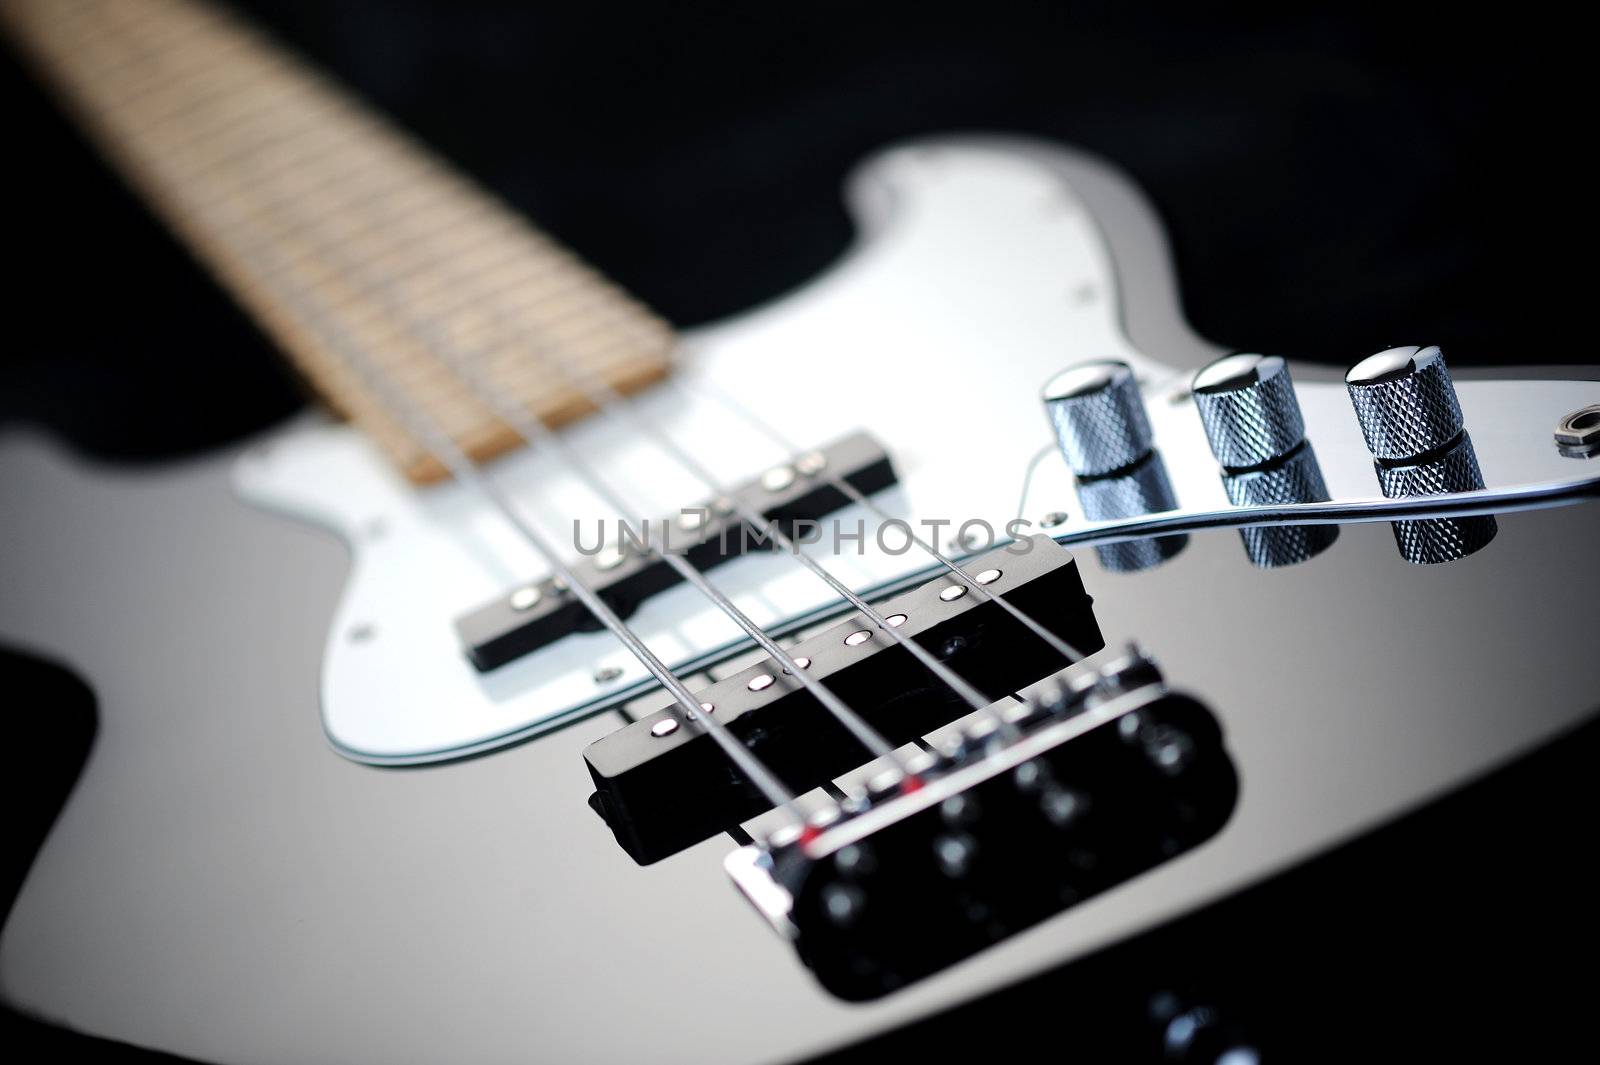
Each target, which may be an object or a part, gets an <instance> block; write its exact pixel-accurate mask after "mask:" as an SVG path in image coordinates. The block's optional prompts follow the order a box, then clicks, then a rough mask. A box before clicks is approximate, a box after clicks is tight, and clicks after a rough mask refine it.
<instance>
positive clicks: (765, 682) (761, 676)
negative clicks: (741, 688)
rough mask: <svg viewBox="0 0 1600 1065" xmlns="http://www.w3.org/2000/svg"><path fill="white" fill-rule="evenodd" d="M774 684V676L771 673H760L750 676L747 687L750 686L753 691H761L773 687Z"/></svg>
mask: <svg viewBox="0 0 1600 1065" xmlns="http://www.w3.org/2000/svg"><path fill="white" fill-rule="evenodd" d="M772 685H773V676H772V674H771V673H758V674H756V675H755V676H754V677H751V678H750V683H749V684H746V685H745V687H746V688H749V689H750V690H751V691H753V692H759V691H765V690H766V689H768V688H770V687H772Z"/></svg>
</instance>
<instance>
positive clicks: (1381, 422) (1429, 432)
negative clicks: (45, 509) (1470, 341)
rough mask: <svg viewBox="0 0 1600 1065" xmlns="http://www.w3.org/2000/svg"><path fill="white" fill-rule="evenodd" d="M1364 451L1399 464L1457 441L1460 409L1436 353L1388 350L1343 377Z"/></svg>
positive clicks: (1413, 348) (1411, 348) (1433, 350)
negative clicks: (1362, 438)
mask: <svg viewBox="0 0 1600 1065" xmlns="http://www.w3.org/2000/svg"><path fill="white" fill-rule="evenodd" d="M1344 382H1345V385H1346V387H1348V388H1349V390H1350V402H1351V403H1352V404H1353V405H1354V406H1355V410H1356V420H1357V421H1359V422H1360V423H1361V435H1362V436H1364V437H1366V438H1367V450H1369V451H1371V452H1372V457H1373V458H1375V459H1377V460H1379V461H1380V462H1400V461H1405V460H1409V459H1415V458H1418V457H1419V456H1423V455H1428V454H1431V453H1433V452H1435V451H1438V450H1440V449H1441V448H1444V447H1445V446H1446V445H1448V444H1449V443H1450V442H1451V441H1453V440H1455V438H1456V437H1457V436H1459V435H1460V433H1461V429H1462V425H1463V422H1462V418H1461V404H1460V403H1459V402H1458V401H1457V400H1456V389H1455V385H1454V384H1452V383H1451V381H1450V371H1449V370H1448V369H1447V368H1446V367H1445V364H1444V354H1443V353H1442V352H1440V350H1439V349H1438V348H1437V347H1426V348H1424V347H1417V346H1415V345H1412V346H1409V347H1401V348H1390V349H1389V350H1387V351H1380V352H1378V353H1377V354H1376V355H1373V356H1370V357H1368V358H1365V359H1362V360H1361V361H1360V362H1358V363H1356V364H1355V365H1354V366H1352V367H1351V368H1350V371H1349V372H1348V373H1346V374H1345V375H1344Z"/></svg>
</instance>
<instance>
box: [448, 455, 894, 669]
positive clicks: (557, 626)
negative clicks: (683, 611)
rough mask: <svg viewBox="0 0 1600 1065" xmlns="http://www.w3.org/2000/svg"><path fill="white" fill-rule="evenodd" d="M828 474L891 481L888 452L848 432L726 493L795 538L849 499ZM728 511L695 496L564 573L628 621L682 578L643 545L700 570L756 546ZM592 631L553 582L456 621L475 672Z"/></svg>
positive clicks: (870, 482)
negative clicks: (676, 555) (805, 525)
mask: <svg viewBox="0 0 1600 1065" xmlns="http://www.w3.org/2000/svg"><path fill="white" fill-rule="evenodd" d="M834 478H838V479H839V480H842V481H844V482H845V483H846V484H848V485H850V486H851V487H852V488H854V489H855V490H856V491H858V492H860V493H861V494H863V495H870V494H871V493H873V492H877V491H881V490H882V489H884V488H888V487H889V486H890V485H892V484H894V483H895V473H894V466H893V465H892V464H891V463H890V462H889V455H888V453H887V452H886V451H884V449H883V448H882V446H880V445H879V444H878V442H877V441H875V440H874V439H872V437H870V436H868V435H867V434H866V433H853V434H851V435H850V436H847V437H844V438H843V439H841V440H836V441H834V442H833V443H831V444H829V445H828V446H826V447H824V448H820V449H818V450H816V451H812V452H809V453H807V454H805V455H803V456H800V457H798V458H797V459H796V460H795V461H794V462H793V464H785V465H782V466H775V467H773V468H772V469H770V470H767V471H766V472H765V473H763V474H762V475H761V476H759V477H757V478H754V479H753V480H751V481H749V482H747V483H745V484H742V485H740V486H738V487H737V488H734V489H732V494H733V496H734V497H736V498H737V499H738V501H739V502H742V503H743V504H745V506H747V507H748V508H749V509H750V510H752V511H754V512H756V513H757V514H760V515H761V516H762V517H764V518H765V519H766V520H767V521H769V522H771V523H773V524H775V525H777V526H778V527H779V528H780V529H781V530H783V531H784V532H785V533H786V534H788V535H790V536H794V537H798V533H799V530H798V529H797V526H799V525H800V523H803V522H808V521H816V520H817V519H819V518H822V517H825V516H826V515H828V514H831V513H833V512H834V511H836V510H840V509H842V508H843V507H845V506H846V505H848V504H849V502H850V499H849V497H847V496H846V495H845V494H844V493H843V492H841V491H840V490H839V489H838V488H837V487H836V486H835V485H834V484H833V480H834ZM736 510H737V507H736V506H735V504H734V500H733V499H730V498H723V499H711V500H701V501H698V502H696V503H694V504H693V505H692V506H688V507H685V508H684V509H683V510H682V511H681V512H680V513H678V514H677V515H674V516H673V517H671V518H667V519H662V520H661V521H659V522H652V523H648V524H646V525H644V526H643V527H642V528H641V529H633V530H631V532H632V534H633V535H631V536H630V535H621V536H619V539H618V542H617V543H615V544H611V545H607V546H605V547H602V548H601V549H600V550H599V551H598V552H597V553H595V554H593V555H590V556H587V557H585V558H582V559H580V560H579V561H578V562H577V563H576V564H575V565H574V567H573V569H574V571H575V573H576V575H577V577H578V579H579V580H581V581H583V583H584V584H585V585H587V586H588V587H590V588H593V589H594V590H595V591H596V592H598V593H599V594H600V596H601V597H602V598H604V599H605V601H606V602H607V604H609V605H610V607H611V609H613V610H615V611H616V612H617V613H618V615H620V616H622V617H624V618H625V617H628V616H629V615H630V614H632V613H633V612H634V611H635V610H637V609H638V607H639V604H641V603H642V602H644V601H645V600H646V599H648V598H649V597H650V596H652V595H655V594H657V593H658V592H662V591H665V590H666V589H668V588H671V587H672V586H673V585H675V584H678V583H679V582H680V581H681V579H682V578H680V577H679V576H678V574H677V573H676V572H674V571H673V569H672V567H671V566H669V565H667V563H666V562H665V561H663V560H662V558H661V557H660V555H659V554H656V553H654V552H653V551H651V550H649V549H648V548H651V547H653V548H659V549H663V550H668V551H675V552H677V553H679V554H682V555H683V556H684V557H685V558H687V559H688V561H689V562H690V564H692V565H693V566H694V567H695V568H696V569H699V570H702V571H703V570H708V569H711V568H712V567H714V566H719V565H721V564H722V563H724V562H727V561H730V560H732V559H734V558H737V557H739V556H740V555H742V554H744V553H746V552H747V551H748V550H750V549H751V548H757V547H760V546H762V545H763V544H764V542H765V538H764V537H763V536H762V534H761V530H757V529H753V528H751V527H750V526H749V525H748V524H747V523H746V522H744V521H743V520H742V519H741V518H740V517H739V516H738V514H737V513H736ZM646 541H648V544H647V543H646ZM597 628H599V622H597V621H596V620H595V619H594V617H593V616H592V615H591V614H590V613H589V611H588V609H587V608H586V607H584V605H583V604H582V603H580V602H578V600H577V599H576V598H575V597H574V596H573V595H572V593H571V592H570V591H569V590H568V589H566V588H564V587H562V586H561V584H560V583H559V582H558V581H557V580H556V579H555V578H545V579H544V580H542V581H536V582H534V583H531V584H526V585H523V586H521V587H519V588H515V589H512V590H511V591H508V592H507V593H506V594H505V595H502V596H501V597H499V598H498V599H496V600H494V601H493V602H491V603H485V604H483V605H482V606H480V607H478V608H477V609H475V610H472V611H470V612H469V613H467V614H464V615H462V616H461V617H460V618H458V619H456V634H457V636H459V637H460V640H461V647H462V649H463V650H464V651H465V652H466V655H467V658H469V659H470V660H471V661H472V664H473V665H474V666H476V667H478V669H479V670H483V671H488V670H491V669H495V668H497V667H499V666H503V665H505V664H506V663H508V662H512V661H515V660H516V659H518V658H521V657H522V656H523V655H525V654H529V653H531V652H533V651H537V650H538V649H539V648H541V647H544V646H546V645H548V644H551V643H554V642H555V641H557V640H559V639H561V638H562V637H563V636H567V635H570V634H571V633H574V632H590V631H593V630H595V629H597Z"/></svg>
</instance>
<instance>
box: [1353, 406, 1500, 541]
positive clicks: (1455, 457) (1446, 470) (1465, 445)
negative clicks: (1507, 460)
mask: <svg viewBox="0 0 1600 1065" xmlns="http://www.w3.org/2000/svg"><path fill="white" fill-rule="evenodd" d="M1375 468H1376V470H1377V472H1378V484H1379V485H1380V486H1381V487H1382V488H1383V494H1384V495H1385V496H1387V497H1389V498H1390V499H1402V498H1406V497H1409V496H1428V495H1441V494H1443V493H1445V492H1470V491H1472V490H1474V489H1478V488H1482V487H1483V471H1482V470H1481V469H1480V468H1479V467H1478V456H1477V454H1476V453H1475V452H1474V451H1473V449H1472V437H1471V436H1469V435H1468V434H1467V433H1465V432H1463V433H1462V434H1461V436H1460V438H1459V439H1457V440H1456V442H1455V443H1453V444H1452V445H1450V446H1449V447H1448V448H1446V449H1445V450H1444V451H1443V452H1441V453H1440V454H1438V455H1437V456H1436V457H1433V458H1431V459H1430V460H1429V461H1426V462H1416V463H1408V464H1389V463H1382V462H1380V463H1377V464H1376V467H1375ZM1391 527H1392V528H1393V529H1394V539H1395V543H1396V544H1397V545H1398V546H1399V548H1400V555H1401V557H1402V558H1404V559H1406V560H1407V561H1408V562H1416V563H1418V564H1420V565H1435V564H1438V563H1440V562H1454V561H1455V560H1456V559H1460V558H1465V557H1467V556H1468V555H1470V554H1472V553H1474V552H1476V551H1481V550H1483V549H1484V548H1485V547H1487V546H1488V545H1489V541H1490V540H1493V539H1494V536H1495V533H1496V532H1498V531H1499V526H1498V525H1497V524H1495V520H1494V518H1493V517H1487V516H1486V517H1471V518H1429V519H1426V520H1417V521H1397V522H1393V523H1391Z"/></svg>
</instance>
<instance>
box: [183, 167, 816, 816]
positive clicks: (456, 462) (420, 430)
mask: <svg viewBox="0 0 1600 1065" xmlns="http://www.w3.org/2000/svg"><path fill="white" fill-rule="evenodd" d="M258 202H259V201H258ZM196 209H197V210H198V211H200V212H201V213H202V215H212V216H213V221H216V219H215V216H216V215H217V214H221V215H223V216H225V217H224V219H223V227H224V229H226V228H230V227H231V228H233V229H244V230H246V231H248V232H253V233H256V234H258V235H259V237H260V238H262V239H257V240H254V241H246V242H244V243H243V246H244V248H245V249H246V250H245V252H244V254H245V256H246V257H247V259H249V260H251V262H252V266H257V265H259V259H260V257H261V256H262V255H265V256H268V257H269V258H270V259H271V263H270V267H271V268H276V269H278V270H282V269H283V268H284V267H285V266H286V265H287V264H288V263H289V261H290V256H289V254H288V253H287V252H286V251H285V245H284V242H283V239H282V236H281V235H274V234H273V233H272V232H271V231H270V230H267V229H265V228H264V227H263V225H262V221H261V219H260V217H259V215H258V214H251V213H248V212H245V211H243V210H241V209H240V208H239V207H238V206H237V205H236V204H235V203H234V202H233V201H232V199H231V198H230V197H228V196H218V197H214V198H213V199H212V200H211V201H210V202H208V203H205V204H202V205H199V206H198V207H197V208H196ZM280 291H281V294H282V295H283V297H284V298H285V300H286V301H287V302H288V303H289V304H290V305H291V306H292V307H293V308H294V311H295V314H296V317H297V318H299V319H300V320H301V321H302V322H303V323H304V324H305V326H306V327H308V328H310V329H312V330H315V331H316V332H317V334H318V335H320V336H321V337H322V338H323V339H324V340H325V341H326V342H327V344H328V345H329V346H330V347H331V348H332V349H334V350H335V351H336V352H337V353H338V355H339V357H340V358H342V359H343V361H344V362H345V364H346V365H347V366H348V367H349V369H350V370H351V371H352V372H353V373H355V374H356V375H358V376H359V377H360V378H361V380H362V381H363V382H364V383H365V384H366V385H367V386H368V387H369V388H371V389H372V390H373V391H374V392H375V393H376V394H378V395H379V396H381V397H382V401H383V403H384V404H385V406H386V407H387V408H388V410H389V413H390V414H391V416H392V417H394V418H395V419H396V420H397V421H398V422H400V423H401V424H402V425H403V426H404V427H405V430H406V432H408V433H410V434H411V435H412V436H413V437H414V438H415V439H416V441H417V443H419V444H420V445H421V446H422V447H423V448H424V449H425V450H426V451H427V452H428V453H429V455H430V457H432V458H434V459H435V460H437V461H438V462H439V463H440V464H441V465H443V466H444V467H445V468H446V469H448V470H449V471H450V472H451V474H452V475H453V476H454V477H455V478H456V479H457V480H458V481H459V482H460V483H461V484H463V485H464V486H466V487H467V488H469V489H471V490H473V491H476V492H478V493H479V494H480V495H482V496H484V497H485V498H486V499H488V500H489V502H490V503H491V505H492V506H493V507H494V509H495V511H496V512H497V513H499V514H500V516H501V517H502V518H503V519H504V520H505V521H506V522H507V523H508V524H509V525H510V526H511V527H512V529H513V530H514V531H515V532H516V533H517V534H518V535H519V536H521V537H522V538H523V539H524V540H526V541H527V542H528V543H529V544H530V545H531V546H532V547H533V548H534V550H535V551H536V552H537V553H538V554H539V555H540V556H542V557H543V558H544V559H545V560H546V562H547V563H548V564H549V566H550V567H551V569H552V570H553V571H554V572H555V574H556V575H557V576H558V577H559V578H560V579H561V580H562V581H564V582H565V583H566V585H567V587H568V588H569V589H571V591H572V592H573V594H574V596H576V597H577V598H578V600H579V601H580V602H581V603H582V604H583V605H584V606H585V608H587V609H588V610H589V611H590V612H591V613H592V614H593V615H594V616H595V617H596V618H598V619H599V620H600V622H601V624H602V625H604V626H605V627H606V628H607V629H608V630H609V631H610V632H611V633H612V635H614V636H616V637H617V639H618V640H619V641H620V642H621V643H622V644H623V645H624V646H625V647H626V648H627V649H628V650H629V652H630V653H632V654H633V655H634V657H635V658H637V659H638V660H639V661H640V662H641V663H642V664H643V665H644V666H645V668H646V669H647V670H648V671H649V672H650V674H651V675H652V676H653V677H655V679H656V680H657V681H658V682H659V683H660V684H661V685H662V687H663V688H665V689H666V690H667V691H668V692H669V693H671V695H672V696H673V699H674V701H675V702H676V703H677V705H678V707H679V709H680V711H681V712H682V713H683V714H684V716H685V717H686V718H687V719H688V720H690V721H693V722H695V723H696V724H698V725H700V726H701V727H702V728H703V729H704V730H705V731H706V733H707V734H708V735H710V736H711V737H712V739H713V740H714V741H715V742H716V743H717V744H718V746H719V747H721V748H722V750H723V752H724V753H726V754H727V755H728V758H729V760H730V761H732V762H733V764H734V765H735V766H736V767H737V768H738V769H739V770H740V772H742V773H743V774H744V775H745V776H746V778H748V779H749V780H750V782H751V783H752V784H753V785H754V786H755V787H756V788H757V789H758V790H759V791H761V793H762V794H763V795H764V796H765V797H766V798H767V800H768V801H769V802H771V803H772V805H773V806H774V807H775V808H778V809H780V810H783V811H785V812H786V813H787V814H788V816H789V817H790V819H792V820H793V821H795V822H797V823H799V824H800V825H801V826H802V827H803V826H804V825H805V818H804V814H803V813H802V811H800V810H799V809H798V807H797V805H796V803H795V798H796V797H795V794H794V793H793V792H792V791H791V790H790V789H789V788H788V787H786V786H785V785H784V784H783V783H782V781H780V780H779V779H778V777H777V775H776V774H775V773H773V772H772V770H771V769H769V768H768V767H767V766H766V765H765V764H764V763H763V762H762V761H761V760H760V759H759V758H758V757H757V756H756V755H755V754H754V753H753V752H751V751H750V750H749V749H748V748H747V747H745V745H744V744H742V743H741V742H740V741H739V740H738V738H737V737H735V736H734V735H733V734H732V733H731V732H730V731H729V729H728V728H727V726H726V725H725V724H723V723H722V722H721V721H719V720H717V719H716V718H715V717H714V716H713V715H712V714H711V713H709V712H707V711H706V710H704V709H703V708H702V707H701V704H700V702H699V700H698V699H696V698H695V696H694V694H693V693H692V692H691V691H690V690H689V688H688V686H687V685H686V684H685V683H684V682H683V680H682V679H681V678H680V677H678V676H677V674H675V673H674V672H673V671H672V670H671V669H670V668H669V667H668V666H667V665H666V664H665V663H664V662H662V661H661V659H660V658H659V657H658V656H657V655H656V654H655V653H654V652H653V651H651V650H650V648H649V646H648V645H647V644H646V643H645V641H644V640H643V639H642V638H641V637H640V636H639V635H638V634H637V633H636V632H634V631H633V629H632V628H630V627H629V626H628V625H627V624H626V623H625V622H624V621H623V620H622V619H621V618H620V617H619V616H618V615H617V614H616V612H615V611H614V610H612V608H611V607H610V606H609V604H607V603H606V602H605V600H604V599H603V598H602V597H601V596H600V595H599V594H598V593H597V592H595V591H594V590H593V589H592V588H590V587H589V586H588V585H586V584H585V583H584V582H583V581H582V580H581V579H579V578H578V576H577V574H575V573H574V572H573V571H572V569H571V568H570V567H569V566H567V565H566V563H564V562H563V561H562V558H561V555H560V552H558V551H557V550H556V549H555V547H554V546H553V545H552V544H551V543H550V541H549V540H548V539H547V538H546V537H545V536H544V534H543V533H541V532H540V531H539V530H538V529H537V528H536V527H535V526H534V525H533V524H532V523H531V522H530V521H528V520H527V519H526V518H525V517H524V516H523V515H522V513H521V512H520V510H519V509H518V507H517V506H516V504H515V503H514V502H513V500H512V499H511V498H510V497H509V496H508V495H507V494H506V493H505V492H504V491H503V490H502V489H501V487H500V486H499V484H498V483H497V482H496V481H495V480H494V479H493V478H491V477H489V476H487V475H486V474H485V473H484V471H483V470H482V469H481V468H480V467H479V466H478V464H477V463H475V462H474V461H473V460H472V459H471V458H469V457H468V456H467V455H466V453H465V452H464V451H462V450H461V448H460V447H458V446H457V445H456V443H455V441H454V440H452V439H451V438H450V436H449V435H448V434H447V433H445V432H443V431H442V430H441V429H440V428H439V427H438V426H437V425H436V424H435V423H434V422H433V420H432V419H430V418H429V417H428V416H427V415H426V414H425V413H424V412H423V411H422V410H421V409H420V408H419V407H418V406H417V405H416V404H415V402H414V401H413V400H412V399H411V398H410V397H409V396H408V395H406V394H405V392H404V391H403V390H401V389H399V388H398V387H396V386H395V384H394V382H392V381H391V380H389V379H388V378H387V377H386V376H385V375H384V374H383V373H381V372H379V370H378V367H377V366H376V364H375V363H374V362H373V361H372V359H371V358H370V357H369V356H367V355H366V354H365V352H364V351H363V350H362V349H361V346H360V345H359V344H356V343H353V342H352V341H351V338H350V337H349V335H348V334H347V333H346V331H345V330H344V329H342V328H341V327H340V326H339V325H338V324H337V322H335V321H334V320H333V319H332V317H331V315H330V313H329V312H330V310H331V309H332V304H330V303H328V298H327V297H326V296H324V297H322V298H320V299H319V298H318V297H317V296H316V294H315V292H314V291H313V289H312V288H311V287H310V286H308V285H304V284H293V283H291V284H289V285H287V286H285V287H284V288H283V289H281V290H280Z"/></svg>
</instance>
